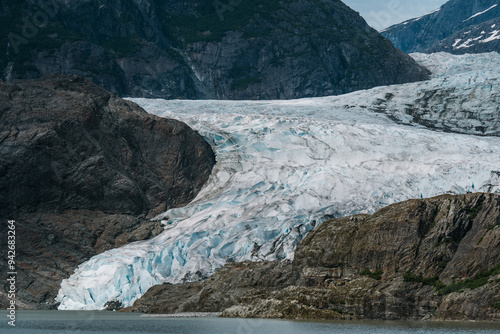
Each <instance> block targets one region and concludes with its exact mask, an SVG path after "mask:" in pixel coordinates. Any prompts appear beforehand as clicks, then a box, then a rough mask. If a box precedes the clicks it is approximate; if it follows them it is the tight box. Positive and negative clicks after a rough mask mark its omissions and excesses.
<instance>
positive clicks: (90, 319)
mask: <svg viewBox="0 0 500 334" xmlns="http://www.w3.org/2000/svg"><path fill="white" fill-rule="evenodd" d="M0 316H1V319H2V321H1V323H0V333H2V334H3V333H16V334H21V333H23V334H49V333H50V334H64V333H67V334H70V333H71V334H73V333H74V334H77V333H78V334H118V333H126V334H150V333H151V334H152V333H166V334H167V333H168V334H198V333H200V334H224V333H228V334H229V333H238V334H240V333H244V334H251V333H255V334H266V333H269V334H299V333H311V334H326V333H328V334H341V333H342V334H344V333H345V334H366V333H374V334H396V333H412V334H437V333H440V334H451V333H463V334H465V333H467V334H470V333H480V334H493V333H495V334H498V333H500V323H498V324H494V323H475V322H474V323H465V322H401V321H355V322H351V321H331V322H320V321H288V320H261V319H226V318H214V317H207V318H165V317H161V318H151V317H142V316H141V314H137V313H121V312H102V311H18V312H17V313H16V327H15V328H13V327H11V326H9V325H8V324H7V321H8V318H7V312H6V311H3V310H2V311H0Z"/></svg>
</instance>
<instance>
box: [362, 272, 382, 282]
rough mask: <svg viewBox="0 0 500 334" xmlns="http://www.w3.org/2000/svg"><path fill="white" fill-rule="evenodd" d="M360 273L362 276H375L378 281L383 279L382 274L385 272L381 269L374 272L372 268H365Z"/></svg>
mask: <svg viewBox="0 0 500 334" xmlns="http://www.w3.org/2000/svg"><path fill="white" fill-rule="evenodd" d="M359 274H360V275H361V276H368V277H370V278H373V279H375V280H377V281H380V280H381V279H382V275H383V274H384V272H383V271H381V270H377V271H375V272H372V271H371V270H363V271H362V272H360V273H359Z"/></svg>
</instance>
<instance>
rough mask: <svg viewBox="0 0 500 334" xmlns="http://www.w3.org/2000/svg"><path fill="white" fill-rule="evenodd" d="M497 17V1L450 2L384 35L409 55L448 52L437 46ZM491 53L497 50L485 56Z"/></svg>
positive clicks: (499, 14)
mask: <svg viewBox="0 0 500 334" xmlns="http://www.w3.org/2000/svg"><path fill="white" fill-rule="evenodd" d="M498 17H500V2H499V1H498V0H472V1H470V0H450V1H448V2H446V3H445V4H444V5H442V6H441V7H440V8H439V9H437V10H435V11H433V12H431V13H429V14H426V15H424V16H421V17H418V18H414V19H410V20H407V21H404V22H402V23H399V24H395V25H392V26H390V27H388V28H386V29H384V30H382V31H381V34H382V35H383V36H384V37H385V38H387V39H389V40H390V41H391V42H392V43H393V44H394V46H396V47H397V48H399V49H401V50H403V51H404V52H407V53H412V52H427V53H429V52H437V51H447V49H443V48H438V47H437V46H436V47H434V45H435V44H436V43H439V42H440V41H442V40H444V39H446V38H448V37H450V36H451V35H453V34H454V33H457V32H459V31H461V30H463V29H468V28H469V27H471V26H474V25H477V24H481V23H483V22H485V21H488V20H491V19H494V18H498ZM452 44H453V43H452ZM448 50H449V49H448ZM451 51H452V50H451ZM488 51H498V49H495V48H491V46H490V48H488V49H486V50H485V51H484V52H488Z"/></svg>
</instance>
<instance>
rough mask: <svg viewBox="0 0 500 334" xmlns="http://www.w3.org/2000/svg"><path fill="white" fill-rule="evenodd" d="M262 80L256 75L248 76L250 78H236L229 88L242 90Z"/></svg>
mask: <svg viewBox="0 0 500 334" xmlns="http://www.w3.org/2000/svg"><path fill="white" fill-rule="evenodd" d="M261 82H262V80H261V79H260V78H257V77H250V78H242V79H238V80H236V81H235V82H234V83H233V84H232V85H231V89H237V90H244V89H247V88H248V87H249V86H251V85H254V84H258V83H261Z"/></svg>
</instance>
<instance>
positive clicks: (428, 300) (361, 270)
mask: <svg viewBox="0 0 500 334" xmlns="http://www.w3.org/2000/svg"><path fill="white" fill-rule="evenodd" d="M499 246H500V196H498V195H493V194H467V195H460V196H450V195H444V196H439V197H435V198H431V199H423V200H410V201H407V202H402V203H398V204H394V205H391V206H389V207H386V208H384V209H382V210H380V211H378V212H376V213H375V214H373V215H356V216H351V217H345V218H339V219H334V220H332V221H329V222H325V223H323V224H322V225H320V226H319V227H318V228H317V229H315V230H314V231H312V232H311V233H310V234H309V235H308V236H307V237H306V238H305V239H304V240H303V241H302V242H301V243H300V245H299V246H298V248H297V250H296V253H295V259H294V261H293V263H292V264H287V263H282V264H280V266H277V265H276V264H272V263H266V262H264V263H254V264H252V265H250V264H246V265H245V266H246V268H248V269H247V270H252V271H251V273H250V274H247V275H249V276H251V275H259V273H261V272H262V271H263V270H264V268H266V270H265V271H264V273H265V276H264V278H260V281H262V282H266V279H267V280H270V279H272V278H273V277H285V278H286V279H284V280H283V281H276V283H277V284H274V285H272V284H271V285H265V287H264V286H263V285H264V284H262V285H260V286H259V284H256V285H252V286H247V292H246V293H245V294H243V295H242V294H241V290H238V289H239V288H240V286H245V282H246V281H245V279H242V278H241V276H238V275H234V274H233V271H234V270H235V269H234V268H233V267H232V266H235V265H229V266H226V267H225V268H223V269H221V270H220V271H219V272H217V273H216V274H215V275H214V276H213V277H212V278H211V279H212V280H213V281H219V282H221V284H222V285H221V286H220V287H218V288H216V287H215V286H214V285H213V283H210V284H207V283H196V284H197V290H196V291H195V292H194V293H193V294H191V296H195V297H191V298H194V299H195V300H198V299H197V298H199V296H200V293H199V292H200V291H205V295H207V294H208V295H209V296H218V295H220V294H221V293H222V292H221V291H224V294H225V295H226V296H227V295H229V296H230V295H232V291H239V293H235V294H234V295H235V296H238V297H237V299H238V301H239V302H238V304H235V305H233V306H231V307H230V308H227V309H225V310H224V307H226V306H227V305H228V304H230V303H225V304H224V305H215V304H214V305H213V307H212V308H210V311H223V310H224V312H223V313H222V316H229V317H264V318H292V319H307V318H324V319H393V320H395V319H413V320H421V319H435V320H436V319H447V320H493V321H498V320H500V307H499V303H500V247H499ZM275 268H276V269H275ZM231 275H234V276H233V277H234V279H232V280H231ZM228 281H230V282H232V284H229V285H228V284H226V285H224V282H228ZM184 288H185V285H181V286H180V289H184ZM214 288H216V289H214ZM154 289H155V290H154V292H152V293H151V294H150V292H149V291H148V293H147V294H146V295H145V296H144V297H143V298H142V299H140V300H139V301H137V302H136V304H134V306H133V308H135V310H140V311H143V312H149V311H151V312H157V311H162V309H160V308H158V305H160V304H161V305H162V308H163V309H166V308H167V307H166V306H165V305H166V304H168V300H167V298H168V297H167V295H165V294H164V293H163V290H164V289H166V288H165V287H164V286H163V287H155V288H154ZM169 289H170V290H168V291H172V290H173V289H172V287H171V286H170V287H169ZM179 291H180V290H179ZM184 291H185V290H184ZM205 298H206V297H205ZM232 302H233V301H232V300H231V303H232ZM193 309H194V310H199V309H197V306H196V305H193V306H192V305H185V307H184V308H183V309H181V310H180V309H176V308H169V309H167V312H172V311H191V310H193Z"/></svg>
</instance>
